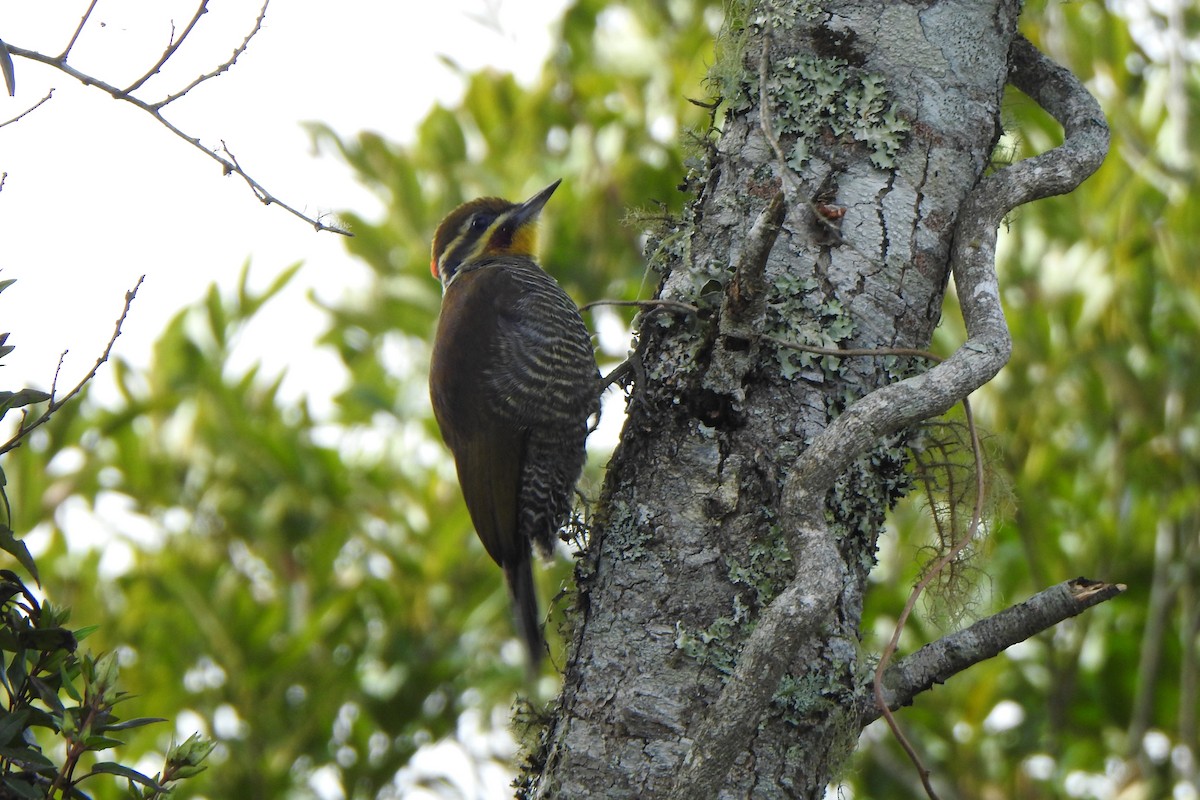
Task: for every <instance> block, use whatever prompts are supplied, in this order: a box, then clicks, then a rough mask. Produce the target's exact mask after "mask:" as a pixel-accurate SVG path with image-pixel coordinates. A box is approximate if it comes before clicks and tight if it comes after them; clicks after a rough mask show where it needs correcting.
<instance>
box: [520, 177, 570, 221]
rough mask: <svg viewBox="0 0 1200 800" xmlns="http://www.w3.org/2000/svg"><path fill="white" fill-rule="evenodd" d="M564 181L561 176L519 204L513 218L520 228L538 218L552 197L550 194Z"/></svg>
mask: <svg viewBox="0 0 1200 800" xmlns="http://www.w3.org/2000/svg"><path fill="white" fill-rule="evenodd" d="M560 183H562V178H559V179H558V180H556V181H555V182H554V183H552V184H550V185H549V186H547V187H546V188H545V189H542V190H541V191H540V192H538V193H537V194H535V195H534V196H533V197H531V198H529V199H528V200H526V201H525V202H524V203H521V205H519V206H517V210H516V211H514V212H513V215H512V220H513V222H515V223H516V226H517V227H518V228H519V227H521V226H522V225H524V224H525V223H527V222H531V221H533V220H534V219H536V218H537V215H538V214H540V213H541V212H542V207H543V206H545V205H546V201H547V200H549V199H550V195H552V194H554V190H555V189H557V188H558V185H559V184H560Z"/></svg>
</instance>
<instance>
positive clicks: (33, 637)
mask: <svg viewBox="0 0 1200 800" xmlns="http://www.w3.org/2000/svg"><path fill="white" fill-rule="evenodd" d="M20 640H21V644H23V645H25V646H26V647H29V648H32V649H34V650H41V651H42V652H49V651H51V650H66V651H68V652H73V651H74V650H75V648H76V647H78V646H79V645H78V643H77V642H76V641H75V634H73V633H71V632H70V631H69V630H67V629H66V628H36V629H34V630H30V631H25V632H23V633H22V634H21V635H20Z"/></svg>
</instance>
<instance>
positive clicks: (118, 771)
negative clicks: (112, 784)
mask: <svg viewBox="0 0 1200 800" xmlns="http://www.w3.org/2000/svg"><path fill="white" fill-rule="evenodd" d="M88 774H89V775H120V776H121V777H122V778H128V779H129V780H131V781H133V782H134V783H140V784H141V785H142V786H146V787H148V788H150V789H153V790H154V791H156V792H165V791H166V787H165V786H163V785H162V784H160V783H158V782H156V781H155V780H154V779H153V778H148V777H146V776H145V775H143V774H142V773H140V772H138V771H137V770H134V769H130V768H129V767H124V766H121V765H120V764H117V763H116V762H113V761H99V762H97V763H96V764H95V765H94V766H93V767H92V771H91V772H89V773H88Z"/></svg>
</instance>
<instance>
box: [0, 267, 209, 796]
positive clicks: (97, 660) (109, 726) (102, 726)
mask: <svg viewBox="0 0 1200 800" xmlns="http://www.w3.org/2000/svg"><path fill="white" fill-rule="evenodd" d="M13 283H14V281H13V280H11V279H9V280H4V281H0V292H2V291H4V290H5V289H7V288H8V287H9V286H11V285H12V284H13ZM132 298H133V293H132V292H131V293H130V294H129V295H127V298H126V307H125V308H126V311H127V310H128V308H129V306H128V301H129V300H132ZM123 319H124V317H123V316H122V320H123ZM115 336H116V334H114V338H115ZM8 337H9V334H8V333H0V358H3V357H4V356H6V355H8V354H9V353H11V352H12V350H13V345H10V344H8V343H7V342H8ZM110 345H111V341H110ZM91 377H92V374H91V373H89V375H88V376H87V377H85V378H84V379H83V381H84V383H86V382H87V381H88V380H90V378H91ZM82 385H83V384H82V383H81V384H80V386H82ZM78 391H79V388H78V387H76V388H75V389H73V390H72V391H70V392H67V393H66V394H65V395H62V396H58V397H53V396H52V394H53V393H50V394H48V393H46V392H42V391H38V390H36V389H19V390H17V391H15V392H13V391H2V392H0V419H3V418H4V417H6V416H8V412H9V411H13V410H16V409H20V410H21V415H20V420H18V421H17V422H16V423H15V426H14V427H13V429H12V431H11V435H9V438H8V439H7V440H6V441H4V442H3V443H2V444H0V455H2V454H5V453H10V452H12V451H13V450H14V449H17V448H19V447H21V446H22V445H23V444H25V443H26V440H27V439H28V437H30V436H31V434H32V433H33V432H34V431H35V430H36V429H37V428H38V427H39V426H41V425H43V424H45V423H46V422H47V421H48V420H50V419H51V418H52V417H53V415H54V414H55V412H56V411H58V410H59V409H60V408H61V407H62V404H63V403H67V402H70V401H71V399H72V398H73V397H74V395H75V394H76V393H77V392H78ZM42 403H45V405H44V406H43V405H42ZM6 486H7V478H6V475H5V473H4V470H3V469H0V514H3V522H0V549H3V550H4V551H5V552H6V553H8V554H9V555H10V556H12V557H13V558H14V559H15V560H16V561H17V563H18V564H19V565H20V566H21V567H22V568H23V569H25V570H26V571H27V572H28V573H29V574H30V576H32V578H33V579H34V580H35V581H36V580H38V568H37V563H36V562H35V561H34V559H33V555H32V553H31V552H30V551H29V548H28V546H27V545H26V543H25V542H24V541H23V540H21V539H18V538H17V537H16V534H15V533H14V531H13V529H12V527H11V526H12V525H13V508H12V504H11V503H10V501H9V497H8V492H7V491H6ZM70 615H71V614H70V609H69V608H66V607H62V606H56V605H55V604H54V603H52V602H50V601H49V600H43V601H39V599H38V597H37V596H36V595H35V593H34V592H33V591H31V590H30V588H29V587H28V586H27V585H26V584H25V582H24V581H23V580H22V579H21V577H20V576H19V575H17V573H15V572H13V571H12V570H9V569H0V797H4V798H29V799H30V800H38V798H67V797H72V798H76V797H82V798H86V797H87V795H86V794H85V793H84V790H86V791H89V792H90V791H92V790H93V785H94V784H96V783H97V779H98V778H99V779H101V780H104V779H111V777H112V776H115V777H117V778H119V779H121V780H122V782H123V783H124V785H125V787H126V790H127V792H126V795H125V796H127V797H131V798H137V800H153V798H162V797H165V796H167V795H168V794H170V793H171V792H172V790H173V789H174V788H176V783H177V782H178V781H181V780H185V779H187V778H192V777H195V776H196V775H198V774H200V773H201V772H203V771H204V770H205V769H207V767H205V766H204V765H203V762H204V761H205V759H206V758H207V757H208V754H209V753H210V752H211V751H212V749H213V746H214V744H213V743H212V742H209V741H207V740H204V739H202V738H201V737H199V736H190V737H188V739H187V740H186V741H184V742H183V743H181V744H172V745H171V746H170V747H168V748H167V753H166V756H165V763H164V764H163V768H162V770H161V771H159V772H158V773H156V774H155V775H154V777H150V776H148V775H146V774H144V773H142V772H139V771H137V770H135V769H133V768H132V767H129V766H127V765H125V764H121V763H119V762H117V761H110V760H106V759H105V758H104V757H102V756H100V755H98V754H102V753H106V751H109V750H112V749H113V748H114V747H117V746H119V745H122V744H124V738H123V737H125V736H126V733H125V732H126V731H131V730H134V729H137V728H141V727H143V726H145V725H150V724H152V723H156V722H165V721H166V720H164V719H161V718H155V717H138V718H132V719H122V718H121V717H118V716H117V715H116V714H115V713H113V711H114V709H115V708H116V706H117V705H118V704H120V703H122V702H125V701H126V700H128V699H129V696H128V692H126V691H124V690H123V689H122V688H121V684H120V683H118V673H119V671H120V670H119V666H120V664H119V658H118V654H117V653H116V652H115V651H109V652H106V653H104V654H103V655H100V656H94V655H92V654H90V653H80V652H79V642H80V640H82V639H85V638H87V637H88V636H89V635H90V634H91V633H93V632H94V631H95V627H89V628H77V629H75V630H71V629H68V628H67V627H66V624H67V622H68V621H69V619H70ZM117 737H122V738H117ZM84 784H86V786H85V785H84ZM106 785H110V786H111V785H114V784H106ZM81 786H83V788H82V789H81V788H80V787H81Z"/></svg>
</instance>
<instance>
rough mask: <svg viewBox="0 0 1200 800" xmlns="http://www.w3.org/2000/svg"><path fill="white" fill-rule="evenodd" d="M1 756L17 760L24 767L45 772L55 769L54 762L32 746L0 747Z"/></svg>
mask: <svg viewBox="0 0 1200 800" xmlns="http://www.w3.org/2000/svg"><path fill="white" fill-rule="evenodd" d="M0 758H6V759H8V760H9V761H15V762H16V763H18V764H20V765H21V766H23V767H28V768H29V769H33V770H37V771H38V772H45V771H46V770H47V769H49V770H51V771H53V770H54V769H55V766H54V762H52V761H51V760H50V759H48V758H46V757H45V756H44V755H42V754H41V753H40V752H39V751H37V750H34V749H33V748H30V747H0Z"/></svg>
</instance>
